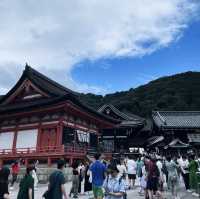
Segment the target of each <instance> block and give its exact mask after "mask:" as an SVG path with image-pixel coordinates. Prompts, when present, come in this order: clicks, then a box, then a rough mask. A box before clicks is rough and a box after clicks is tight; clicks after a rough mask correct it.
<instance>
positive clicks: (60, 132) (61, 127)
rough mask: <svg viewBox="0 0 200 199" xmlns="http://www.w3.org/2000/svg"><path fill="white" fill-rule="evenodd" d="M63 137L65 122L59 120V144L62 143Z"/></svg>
mask: <svg viewBox="0 0 200 199" xmlns="http://www.w3.org/2000/svg"><path fill="white" fill-rule="evenodd" d="M62 137H63V123H62V122H59V124H58V126H57V145H58V146H59V145H62Z"/></svg>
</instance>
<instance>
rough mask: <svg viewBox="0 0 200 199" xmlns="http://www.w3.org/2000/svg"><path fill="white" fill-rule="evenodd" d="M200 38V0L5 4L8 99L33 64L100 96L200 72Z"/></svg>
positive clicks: (4, 87)
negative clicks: (171, 76) (10, 90)
mask: <svg viewBox="0 0 200 199" xmlns="http://www.w3.org/2000/svg"><path fill="white" fill-rule="evenodd" d="M113 5H114V6H113ZM75 11H76V12H75ZM199 40H200V1H199V0H123V1H122V0H99V1H91V0H76V1H74V0H69V1H66V0H59V1H49V0H43V1H41V2H40V4H36V3H35V0H21V1H17V0H6V1H0V95H1V94H5V93H6V92H8V91H9V89H10V88H11V87H12V86H13V85H14V84H15V83H16V82H17V80H18V79H19V77H20V75H21V74H22V72H23V70H24V66H25V63H28V64H29V65H30V66H32V67H33V68H35V69H36V70H38V71H40V72H41V73H43V74H45V75H46V76H48V77H50V78H52V79H54V80H55V81H57V82H59V83H60V84H62V85H64V86H66V87H68V88H70V89H72V90H75V91H78V92H84V93H88V92H91V93H96V94H106V93H111V92H116V91H121V90H128V89H130V88H133V87H137V86H139V85H142V84H145V83H147V82H149V81H151V80H153V79H156V78H158V77H161V76H166V75H171V74H176V73H180V72H185V71H188V70H193V71H194V70H195V71H198V70H199V66H200V65H199V63H200V60H199V51H200V49H199V48H200V47H199V46H200V45H199V44H200V41H199Z"/></svg>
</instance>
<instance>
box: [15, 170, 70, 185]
mask: <svg viewBox="0 0 200 199" xmlns="http://www.w3.org/2000/svg"><path fill="white" fill-rule="evenodd" d="M55 170H56V167H51V168H47V167H41V166H40V167H39V168H37V176H38V180H39V183H47V182H48V179H49V176H50V175H51V173H52V172H53V171H55ZM25 171H26V168H23V167H22V168H21V169H20V173H19V176H18V181H20V180H21V179H22V178H23V176H24V175H25ZM63 172H64V175H65V179H66V182H68V181H71V178H72V168H70V167H66V168H64V171H63Z"/></svg>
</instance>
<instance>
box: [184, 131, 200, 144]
mask: <svg viewBox="0 0 200 199" xmlns="http://www.w3.org/2000/svg"><path fill="white" fill-rule="evenodd" d="M187 136H188V139H189V142H190V143H200V134H191V133H190V134H188V135H187Z"/></svg>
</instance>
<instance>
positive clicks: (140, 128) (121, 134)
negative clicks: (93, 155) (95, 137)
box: [98, 104, 151, 153]
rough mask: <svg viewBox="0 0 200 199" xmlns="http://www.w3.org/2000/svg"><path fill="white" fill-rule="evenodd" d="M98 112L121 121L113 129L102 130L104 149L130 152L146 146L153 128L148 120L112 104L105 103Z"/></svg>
mask: <svg viewBox="0 0 200 199" xmlns="http://www.w3.org/2000/svg"><path fill="white" fill-rule="evenodd" d="M98 112H100V113H102V114H104V115H106V116H109V117H110V118H113V119H115V120H118V121H119V123H118V124H116V125H115V127H113V128H112V129H108V128H106V129H103V130H102V139H101V141H102V144H103V147H104V151H107V152H114V153H128V152H130V150H131V151H134V150H135V151H138V149H139V148H144V147H145V145H146V140H147V139H148V137H149V132H151V128H146V127H147V120H146V119H144V118H141V117H139V116H137V115H134V114H132V113H129V112H122V111H120V110H119V109H117V108H116V107H114V106H113V105H111V104H105V105H103V106H102V107H101V108H100V109H99V110H98Z"/></svg>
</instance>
